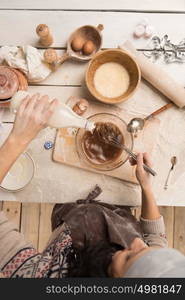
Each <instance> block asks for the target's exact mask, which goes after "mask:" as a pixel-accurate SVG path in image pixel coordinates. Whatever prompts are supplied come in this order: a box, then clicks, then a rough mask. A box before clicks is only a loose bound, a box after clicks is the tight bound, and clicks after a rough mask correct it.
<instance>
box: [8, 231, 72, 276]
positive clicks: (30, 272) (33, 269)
mask: <svg viewBox="0 0 185 300" xmlns="http://www.w3.org/2000/svg"><path fill="white" fill-rule="evenodd" d="M71 251H72V240H71V236H70V231H69V229H68V228H67V226H65V229H64V230H62V231H61V232H60V233H59V234H58V236H57V237H56V238H54V239H53V240H52V241H51V242H50V243H49V244H48V246H47V247H46V249H45V250H44V251H43V253H41V254H40V253H38V252H37V251H36V249H34V248H33V247H27V248H24V249H21V250H20V251H19V252H17V253H16V254H15V255H14V257H12V258H11V260H10V261H8V262H7V264H6V265H5V266H4V267H3V269H2V275H3V276H4V277H8V278H19V277H21V278H62V277H66V276H67V274H68V255H69V254H70V252H71Z"/></svg>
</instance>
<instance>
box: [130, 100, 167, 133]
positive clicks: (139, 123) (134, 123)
mask: <svg viewBox="0 0 185 300" xmlns="http://www.w3.org/2000/svg"><path fill="white" fill-rule="evenodd" d="M172 106H173V103H168V104H166V105H164V106H162V107H161V108H159V109H158V110H156V111H154V112H153V113H152V114H150V115H149V116H147V117H146V118H144V119H142V118H134V119H132V120H131V121H130V122H129V123H128V125H127V130H128V132H132V133H134V134H137V132H138V131H139V130H142V129H143V127H144V125H145V122H146V121H147V120H149V119H150V118H153V117H154V116H156V115H158V114H160V113H161V112H162V111H164V110H166V109H168V108H170V107H172Z"/></svg>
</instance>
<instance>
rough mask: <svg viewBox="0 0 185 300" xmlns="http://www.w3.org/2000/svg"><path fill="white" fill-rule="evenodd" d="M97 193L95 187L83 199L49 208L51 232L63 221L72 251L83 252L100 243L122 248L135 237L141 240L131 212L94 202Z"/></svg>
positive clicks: (97, 189)
mask: <svg viewBox="0 0 185 300" xmlns="http://www.w3.org/2000/svg"><path fill="white" fill-rule="evenodd" d="M101 192H102V190H101V188H100V187H99V186H98V185H96V187H95V189H94V190H93V191H92V192H91V193H90V194H89V195H88V196H87V198H86V199H84V200H83V199H80V200H77V201H76V202H74V203H64V204H56V205H55V206H54V208H53V212H52V216H51V223H52V230H54V229H56V228H57V227H58V226H59V225H61V224H62V223H63V222H65V223H66V224H67V225H68V227H69V229H70V231H71V237H72V241H73V247H74V249H77V250H83V249H84V248H85V247H93V246H96V245H98V243H100V242H106V243H108V244H116V245H119V246H121V247H122V248H123V249H124V248H128V247H129V246H130V244H131V242H132V241H133V239H134V238H135V237H139V238H142V232H141V227H140V222H138V221H137V220H136V218H135V217H134V216H133V215H132V214H131V209H130V208H129V207H128V206H117V205H112V204H108V203H100V202H99V201H98V200H94V199H95V198H96V197H97V196H98V195H99V194H100V193H101Z"/></svg>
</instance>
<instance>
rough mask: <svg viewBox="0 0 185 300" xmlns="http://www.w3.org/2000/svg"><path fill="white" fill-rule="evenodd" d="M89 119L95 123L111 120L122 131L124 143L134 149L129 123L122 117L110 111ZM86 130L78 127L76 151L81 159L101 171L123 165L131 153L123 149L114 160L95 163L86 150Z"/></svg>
mask: <svg viewBox="0 0 185 300" xmlns="http://www.w3.org/2000/svg"><path fill="white" fill-rule="evenodd" d="M88 120H91V121H93V122H95V123H97V122H101V123H102V122H103V123H107V122H111V123H113V124H115V125H116V126H117V127H118V128H119V130H120V131H121V133H122V135H123V138H124V144H125V146H126V147H128V148H129V149H130V150H132V149H133V136H132V134H131V133H129V132H128V131H127V123H126V122H125V121H124V120H122V119H121V118H120V117H118V116H116V115H114V114H110V113H98V114H95V115H92V116H90V117H89V118H88ZM85 132H86V130H85V129H83V128H80V129H78V131H77V134H76V151H77V153H78V156H79V159H80V161H82V162H83V163H85V164H86V165H87V166H89V167H91V168H93V169H96V170H99V171H112V170H114V169H116V168H118V167H120V166H121V165H123V164H124V163H125V162H126V161H127V159H128V157H129V155H128V154H127V153H126V152H125V151H124V150H123V151H122V152H121V153H120V155H119V156H118V157H117V158H116V159H115V160H113V161H107V162H103V163H95V162H94V161H92V160H91V159H90V158H89V157H88V156H87V154H86V152H85V151H84V146H83V137H84V134H85Z"/></svg>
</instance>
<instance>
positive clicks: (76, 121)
mask: <svg viewBox="0 0 185 300" xmlns="http://www.w3.org/2000/svg"><path fill="white" fill-rule="evenodd" d="M26 96H31V95H30V93H28V92H25V91H18V92H17V93H16V94H15V95H14V96H13V97H12V99H11V106H10V109H11V110H12V112H14V113H16V112H17V110H18V108H19V106H20V104H21V102H22V100H23V99H24V98H25V97H26ZM47 125H48V126H50V127H55V128H64V127H77V128H85V129H86V130H89V131H92V130H93V129H94V128H95V124H94V123H93V122H91V121H89V120H87V119H85V118H83V117H80V116H78V115H77V114H76V113H75V112H74V111H73V110H72V109H71V108H70V107H69V106H67V105H65V104H63V103H59V104H58V106H57V107H56V109H55V110H54V112H53V114H52V116H51V117H50V119H49V121H48V124H47Z"/></svg>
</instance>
